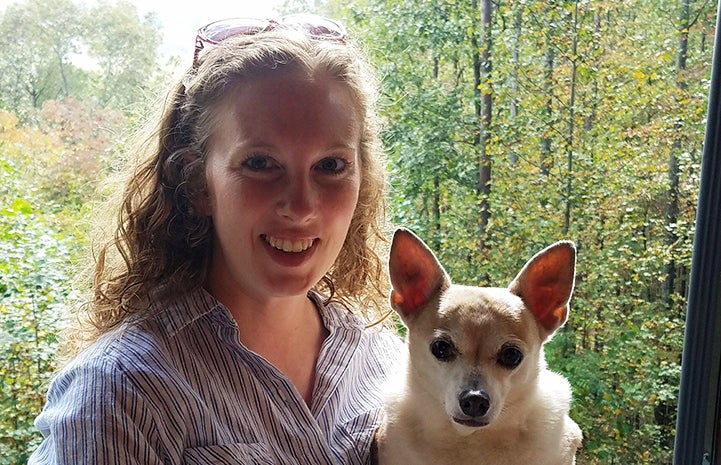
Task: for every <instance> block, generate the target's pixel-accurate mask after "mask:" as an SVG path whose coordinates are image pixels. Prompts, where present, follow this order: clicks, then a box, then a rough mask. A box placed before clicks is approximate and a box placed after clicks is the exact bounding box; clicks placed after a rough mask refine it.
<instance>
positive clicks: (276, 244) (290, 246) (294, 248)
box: [265, 236, 313, 252]
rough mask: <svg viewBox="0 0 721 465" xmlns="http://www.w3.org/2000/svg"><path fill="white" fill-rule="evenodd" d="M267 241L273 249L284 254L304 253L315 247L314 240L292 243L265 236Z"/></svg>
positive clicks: (288, 240)
mask: <svg viewBox="0 0 721 465" xmlns="http://www.w3.org/2000/svg"><path fill="white" fill-rule="evenodd" d="M265 241H266V242H267V243H268V244H270V245H271V247H273V248H275V249H278V250H282V251H283V252H303V251H304V250H306V249H309V248H310V246H312V245H313V239H303V240H299V241H292V240H290V239H277V238H275V237H269V236H265Z"/></svg>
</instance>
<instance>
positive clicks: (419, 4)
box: [0, 0, 716, 465]
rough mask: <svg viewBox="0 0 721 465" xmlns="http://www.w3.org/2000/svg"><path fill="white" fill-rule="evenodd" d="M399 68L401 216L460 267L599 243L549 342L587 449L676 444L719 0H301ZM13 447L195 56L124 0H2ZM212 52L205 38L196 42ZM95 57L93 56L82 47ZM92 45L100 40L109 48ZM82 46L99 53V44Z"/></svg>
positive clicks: (638, 450) (651, 451)
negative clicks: (130, 174)
mask: <svg viewBox="0 0 721 465" xmlns="http://www.w3.org/2000/svg"><path fill="white" fill-rule="evenodd" d="M281 10H282V11H283V12H291V11H298V10H310V11H315V12H318V13H321V14H325V15H328V16H331V17H335V18H338V19H340V20H342V21H344V22H345V23H346V24H347V26H348V27H349V29H350V30H351V31H352V32H353V34H354V36H355V38H356V39H357V40H358V41H360V42H361V43H362V44H363V45H364V47H365V48H366V49H367V50H368V52H369V54H370V55H371V56H372V59H373V61H374V63H375V64H376V65H377V66H378V68H379V70H380V76H381V78H382V87H383V98H382V102H381V105H382V112H383V114H384V116H385V117H386V127H385V132H384V140H385V144H386V147H387V150H388V155H389V165H388V173H389V180H390V188H391V199H390V200H391V201H390V207H391V218H390V220H391V222H392V224H394V225H403V226H407V227H410V228H412V229H413V230H415V231H416V232H417V233H418V234H419V235H421V236H422V237H423V238H424V239H425V240H426V241H427V242H428V243H429V245H430V246H431V247H432V248H433V249H434V250H435V251H436V252H437V254H438V256H439V258H440V259H441V261H442V262H443V263H444V264H445V265H446V266H447V268H448V270H449V272H450V274H451V275H452V277H453V278H454V280H456V281H457V282H462V283H466V284H489V283H490V284H492V285H505V283H507V282H508V281H509V280H510V279H511V278H512V277H513V276H514V275H515V273H516V271H517V270H518V269H519V267H520V266H521V265H522V264H523V262H524V261H525V260H526V259H527V258H528V257H530V256H531V255H532V254H533V253H534V252H535V251H537V250H540V249H541V248H542V247H544V246H546V245H548V244H549V243H551V242H552V241H554V240H557V239H561V238H569V239H572V240H574V241H575V242H576V244H577V246H578V250H579V256H578V276H577V286H576V291H575V297H574V300H573V302H572V312H571V318H570V320H569V322H568V324H567V325H566V327H565V328H564V329H563V330H562V331H561V332H559V334H557V335H556V337H555V338H554V340H553V341H552V342H551V344H550V345H549V346H548V347H547V356H548V359H549V364H550V366H551V367H552V368H553V369H554V370H557V371H560V372H562V373H564V374H565V375H566V376H567V377H568V378H569V380H570V381H571V383H572V385H573V388H574V404H573V409H572V417H573V418H574V419H575V420H576V422H577V423H578V424H579V425H581V428H582V429H583V431H584V435H585V441H584V448H583V450H582V451H581V453H580V456H579V460H578V463H579V464H581V465H586V464H604V465H612V464H624V465H625V464H646V463H649V464H670V463H671V456H672V449H673V440H674V433H675V431H674V428H675V422H676V405H677V397H678V385H679V376H680V358H681V349H682V343H683V326H684V318H685V307H686V288H687V277H688V272H689V266H690V261H691V248H692V237H693V224H694V214H695V208H696V201H697V195H698V181H699V167H700V158H701V151H702V143H703V136H704V129H705V117H706V107H707V94H708V90H709V78H710V69H711V57H712V46H713V42H714V34H715V30H714V26H715V15H716V5H715V4H714V3H713V2H712V1H710V0H616V1H610V0H606V1H603V0H586V1H580V0H556V1H553V0H496V1H493V2H491V1H490V0H455V1H453V0H446V1H438V0H344V1H338V0H327V1H319V0H316V1H315V2H314V3H313V4H312V5H310V4H306V3H305V2H304V1H303V0H290V1H286V3H285V4H284V5H283V7H282V8H281ZM0 15H1V16H0V50H2V53H1V54H0V177H1V178H0V179H1V182H0V298H1V299H2V300H0V359H2V362H1V364H0V465H9V464H24V463H26V461H27V458H28V455H29V453H30V452H31V451H32V450H34V449H35V448H36V447H37V445H38V444H39V441H40V439H41V438H40V435H39V433H38V432H37V431H36V430H35V429H34V427H33V424H32V421H33V419H34V417H35V416H36V415H37V413H38V412H39V410H40V408H41V407H42V405H43V402H44V394H45V391H46V389H47V383H48V381H49V379H50V377H51V376H52V373H53V369H54V366H55V365H54V354H55V351H56V348H57V342H58V341H57V334H58V330H59V328H60V327H61V326H62V324H63V315H64V314H65V313H66V310H67V308H68V305H69V303H70V302H72V301H73V300H75V299H76V298H77V297H78V296H79V295H81V294H82V292H83V290H84V289H82V286H80V285H78V283H77V281H76V280H75V277H76V275H77V273H78V270H79V269H81V268H83V267H85V266H86V265H87V261H88V257H89V254H88V247H89V225H90V223H91V220H92V216H93V213H92V212H93V206H94V205H96V204H97V200H98V199H101V198H102V196H103V191H102V190H100V186H101V185H102V181H103V180H105V179H107V178H108V177H110V176H112V174H113V173H114V172H116V171H117V170H118V168H119V167H120V166H121V165H122V163H123V160H124V157H125V154H124V153H125V152H124V149H126V148H127V144H128V135H129V134H130V133H131V132H132V129H133V128H135V127H137V125H138V122H139V121H142V119H143V116H144V115H145V114H146V113H147V112H148V111H149V110H150V109H151V108H152V106H153V105H154V104H155V103H156V102H157V99H158V98H159V96H160V95H161V94H162V90H161V89H163V88H164V87H165V86H166V85H167V83H168V77H169V76H175V77H177V76H178V71H179V70H180V71H182V69H181V68H182V66H183V63H186V61H187V57H171V58H170V59H169V60H161V59H160V57H159V55H158V52H157V45H156V44H160V43H161V42H162V28H161V25H160V24H159V22H158V19H157V17H155V16H153V15H152V14H151V15H146V16H144V17H140V15H139V14H138V11H137V10H136V9H135V7H134V6H133V5H132V4H130V3H127V2H126V1H124V0H104V1H101V2H99V3H96V4H93V5H91V6H88V5H87V4H86V3H84V2H80V1H73V0H53V1H45V0H26V1H22V2H17V3H13V4H10V5H9V6H7V7H6V8H5V10H4V11H0ZM189 52H190V51H189ZM81 57H82V58H83V60H80V59H79V58H81ZM88 59H89V61H88ZM81 62H85V63H87V62H90V63H93V65H92V66H87V64H82V63H81Z"/></svg>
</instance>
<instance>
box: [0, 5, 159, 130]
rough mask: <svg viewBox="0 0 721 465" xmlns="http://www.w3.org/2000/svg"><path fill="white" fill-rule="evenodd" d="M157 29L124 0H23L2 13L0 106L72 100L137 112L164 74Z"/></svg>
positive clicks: (25, 109) (22, 110)
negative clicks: (159, 60)
mask: <svg viewBox="0 0 721 465" xmlns="http://www.w3.org/2000/svg"><path fill="white" fill-rule="evenodd" d="M160 42H161V36H160V25H159V24H158V21H157V19H156V18H155V17H154V16H153V15H149V16H147V17H145V18H142V19H141V18H139V17H138V11H137V8H136V7H135V6H134V5H133V4H131V3H129V2H127V1H125V0H115V1H113V2H110V1H102V2H100V3H98V4H96V5H94V6H92V7H91V8H90V7H87V6H86V5H85V4H84V3H82V2H77V1H75V0H52V1H46V0H26V1H22V2H21V1H17V2H14V3H11V4H9V5H8V6H7V7H6V8H5V10H4V11H2V10H0V48H2V50H3V53H2V54H0V71H2V72H0V108H5V109H8V110H12V111H13V112H14V113H15V114H17V115H19V116H20V117H21V118H23V119H24V118H25V117H26V115H27V114H29V113H30V112H31V110H32V109H37V108H40V107H41V106H42V104H43V102H45V101H46V100H53V99H64V98H69V97H73V98H76V99H81V100H86V101H90V100H95V101H98V102H100V104H101V105H103V106H104V107H112V108H115V109H122V110H125V111H128V112H130V111H133V110H134V109H135V108H133V104H135V103H136V102H137V101H138V100H139V99H140V98H141V97H143V96H144V94H145V93H147V92H148V91H150V90H152V89H153V86H154V85H155V82H156V79H155V77H154V76H156V75H158V74H159V73H160V67H159V66H158V64H157V56H156V54H157V48H158V45H159V44H160Z"/></svg>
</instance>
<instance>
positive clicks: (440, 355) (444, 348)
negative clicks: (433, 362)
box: [431, 339, 456, 362]
mask: <svg viewBox="0 0 721 465" xmlns="http://www.w3.org/2000/svg"><path fill="white" fill-rule="evenodd" d="M431 353H432V354H433V356H434V357H436V358H437V359H438V360H441V361H443V362H446V361H450V360H451V359H453V358H454V357H455V356H456V348H455V347H454V346H453V343H451V342H449V341H447V340H445V339H436V340H435V341H433V342H431Z"/></svg>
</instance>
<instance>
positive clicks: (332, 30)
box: [193, 13, 348, 67]
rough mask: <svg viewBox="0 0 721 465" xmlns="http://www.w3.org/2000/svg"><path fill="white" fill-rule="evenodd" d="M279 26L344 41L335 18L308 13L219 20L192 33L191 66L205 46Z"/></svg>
mask: <svg viewBox="0 0 721 465" xmlns="http://www.w3.org/2000/svg"><path fill="white" fill-rule="evenodd" d="M279 27H284V28H290V29H296V30H300V31H302V32H304V33H305V34H307V35H308V36H309V37H311V38H313V39H317V40H330V41H335V42H345V41H346V39H347V38H348V32H347V31H346V28H345V26H343V25H342V24H341V23H339V22H338V21H334V20H332V19H329V18H325V17H323V16H318V15H314V14H308V13H300V14H293V15H288V16H283V17H282V18H280V19H277V20H275V19H258V18H230V19H222V20H220V21H215V22H212V23H210V24H208V25H205V26H203V27H201V28H200V29H198V35H196V36H195V54H194V55H193V67H196V66H198V56H199V55H200V51H201V50H203V49H204V48H205V47H207V46H213V45H217V44H219V43H220V42H222V41H224V40H225V39H228V38H230V37H236V36H252V35H255V34H260V33H261V32H266V31H272V30H273V29H276V28H279Z"/></svg>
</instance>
